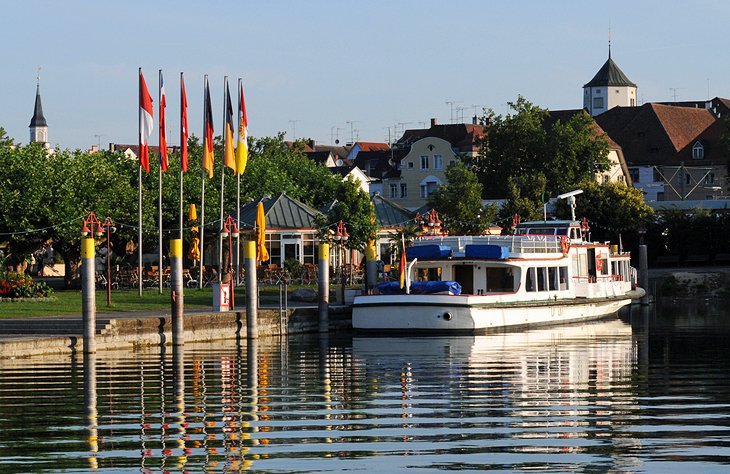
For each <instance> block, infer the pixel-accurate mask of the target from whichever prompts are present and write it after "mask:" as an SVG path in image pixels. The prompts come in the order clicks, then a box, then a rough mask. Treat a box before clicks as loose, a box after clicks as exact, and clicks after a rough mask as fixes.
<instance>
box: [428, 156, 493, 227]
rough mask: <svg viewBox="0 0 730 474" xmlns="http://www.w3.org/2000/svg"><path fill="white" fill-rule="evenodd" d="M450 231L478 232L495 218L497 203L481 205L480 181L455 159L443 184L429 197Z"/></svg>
mask: <svg viewBox="0 0 730 474" xmlns="http://www.w3.org/2000/svg"><path fill="white" fill-rule="evenodd" d="M428 206H429V207H431V208H433V209H435V210H436V212H437V213H438V214H439V215H440V216H441V219H442V222H443V229H444V230H445V231H446V232H448V233H449V234H457V235H480V234H482V233H483V232H484V230H485V229H487V227H489V224H491V223H492V222H493V220H494V216H495V214H496V206H493V205H492V206H486V207H484V206H482V185H481V183H480V182H479V180H478V178H477V176H476V174H474V173H473V172H472V171H470V170H469V169H467V167H466V166H465V165H464V164H463V163H461V162H459V161H457V162H456V164H454V165H453V166H450V167H449V168H448V169H447V170H446V184H444V185H441V186H439V188H438V189H437V190H436V192H435V193H433V194H432V195H431V196H430V197H429V199H428Z"/></svg>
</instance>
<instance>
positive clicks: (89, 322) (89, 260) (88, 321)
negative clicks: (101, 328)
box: [81, 237, 96, 353]
mask: <svg viewBox="0 0 730 474" xmlns="http://www.w3.org/2000/svg"><path fill="white" fill-rule="evenodd" d="M81 317H82V319H83V323H84V352H85V353H86V352H88V353H92V352H96V261H95V258H94V238H93V237H87V238H84V239H81Z"/></svg>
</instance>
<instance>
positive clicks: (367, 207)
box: [317, 176, 378, 250]
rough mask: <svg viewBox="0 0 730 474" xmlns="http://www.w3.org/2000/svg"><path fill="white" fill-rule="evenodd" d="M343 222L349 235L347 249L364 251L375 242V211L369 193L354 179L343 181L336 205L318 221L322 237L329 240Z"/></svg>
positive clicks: (336, 196) (336, 197)
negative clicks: (339, 223) (370, 243)
mask: <svg viewBox="0 0 730 474" xmlns="http://www.w3.org/2000/svg"><path fill="white" fill-rule="evenodd" d="M340 220H341V221H342V222H343V223H344V224H345V226H346V228H347V233H348V234H350V237H349V239H348V240H347V244H346V246H347V248H350V249H358V250H363V249H364V248H365V246H366V245H367V242H368V241H369V240H374V239H375V237H376V234H377V232H378V224H377V220H376V219H375V209H374V208H373V203H372V201H370V196H369V195H368V193H366V192H365V191H363V190H362V188H360V185H359V184H358V183H356V182H355V180H354V179H353V178H352V177H349V176H348V178H347V179H346V180H344V181H341V182H340V183H339V185H338V187H337V190H336V193H335V203H334V205H333V206H331V208H330V210H329V212H328V213H327V215H326V216H323V217H321V218H320V219H318V222H317V225H318V227H319V229H320V235H321V237H323V238H327V235H328V234H329V235H331V233H330V232H329V231H334V230H335V229H336V226H337V223H338V222H339V221H340Z"/></svg>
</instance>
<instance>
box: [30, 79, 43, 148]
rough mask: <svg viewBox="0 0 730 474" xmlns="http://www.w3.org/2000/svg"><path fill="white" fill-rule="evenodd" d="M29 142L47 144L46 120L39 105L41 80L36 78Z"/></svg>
mask: <svg viewBox="0 0 730 474" xmlns="http://www.w3.org/2000/svg"><path fill="white" fill-rule="evenodd" d="M28 127H29V128H30V142H31V143H33V142H37V143H42V144H43V145H45V146H48V122H46V118H45V117H44V116H43V106H42V105H41V81H40V78H37V82H36V88H35V109H34V110H33V118H32V119H30V125H28Z"/></svg>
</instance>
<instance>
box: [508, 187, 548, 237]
mask: <svg viewBox="0 0 730 474" xmlns="http://www.w3.org/2000/svg"><path fill="white" fill-rule="evenodd" d="M546 183H547V179H546V178H545V175H544V174H542V173H536V174H535V175H534V176H530V177H528V176H513V177H510V178H509V180H508V190H507V196H508V199H507V202H505V203H504V205H503V206H502V208H501V209H500V210H499V213H498V217H497V219H498V222H499V223H500V224H501V225H502V227H503V228H504V229H505V230H506V229H507V228H511V227H512V220H513V218H514V215H515V214H517V215H518V216H519V219H520V221H521V222H522V221H534V220H540V219H542V218H543V208H542V203H543V202H544V201H546V200H547V199H548V196H547V195H546V193H545V186H546Z"/></svg>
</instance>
